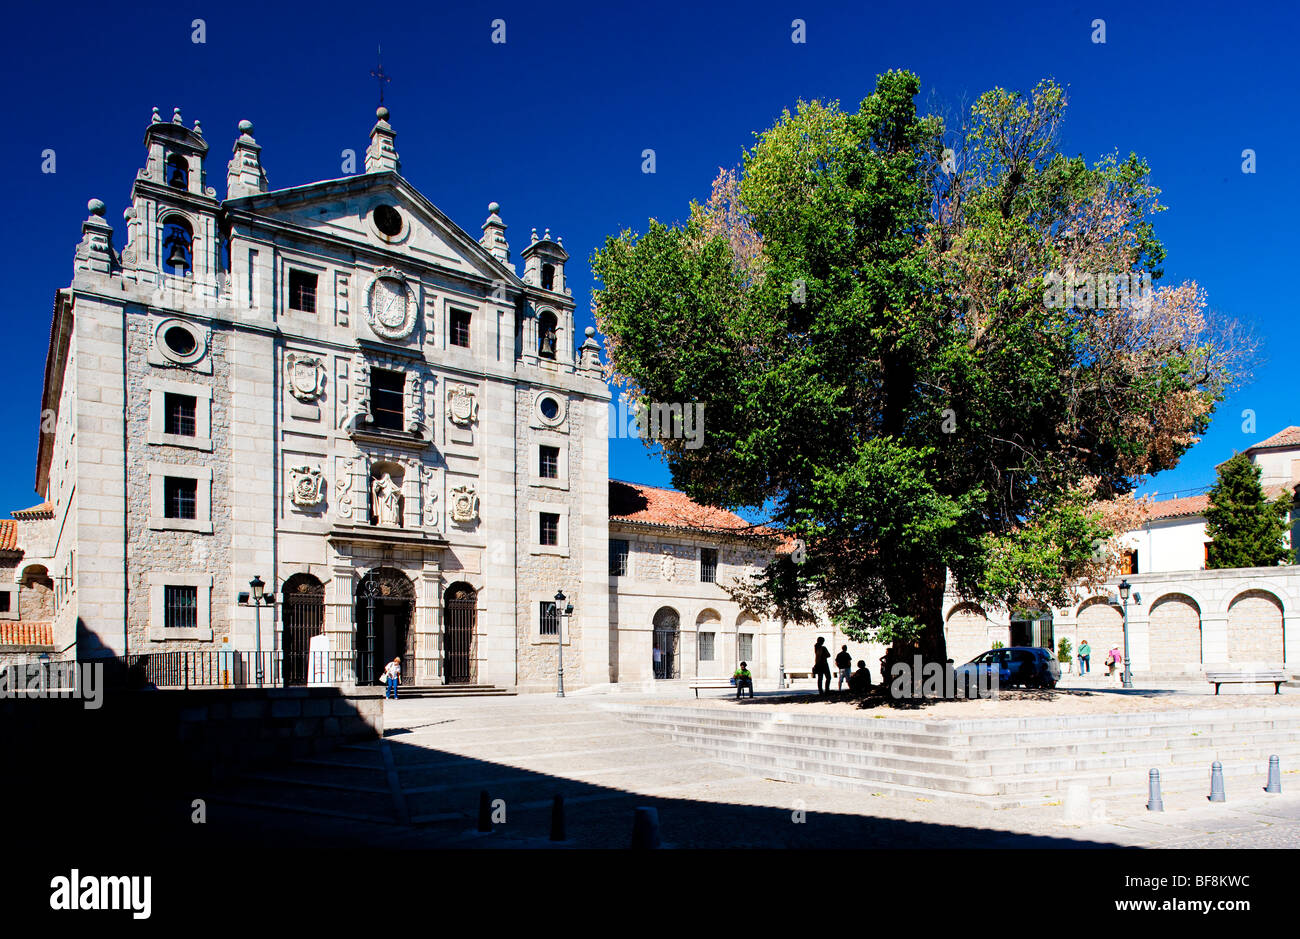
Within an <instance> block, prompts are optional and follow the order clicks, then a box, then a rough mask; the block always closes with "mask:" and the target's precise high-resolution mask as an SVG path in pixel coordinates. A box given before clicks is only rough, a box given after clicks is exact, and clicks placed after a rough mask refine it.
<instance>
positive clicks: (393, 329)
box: [366, 267, 417, 340]
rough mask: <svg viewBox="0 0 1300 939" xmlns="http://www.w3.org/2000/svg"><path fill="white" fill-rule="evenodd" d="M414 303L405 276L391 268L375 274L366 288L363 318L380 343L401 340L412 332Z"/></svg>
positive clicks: (383, 268)
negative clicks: (367, 290)
mask: <svg viewBox="0 0 1300 939" xmlns="http://www.w3.org/2000/svg"><path fill="white" fill-rule="evenodd" d="M416 312H417V311H416V305H415V300H414V298H413V297H412V296H411V290H410V288H409V287H407V285H406V275H405V274H403V273H402V272H401V271H398V270H395V269H393V268H391V267H381V268H380V269H379V270H377V271H375V279H374V280H373V281H372V282H371V284H370V297H369V300H368V303H367V309H366V318H367V320H368V321H369V323H370V328H371V329H372V330H374V332H375V335H376V336H379V337H380V338H381V339H394V340H396V339H405V338H406V337H407V336H409V335H411V333H412V331H414V329H415V317H416Z"/></svg>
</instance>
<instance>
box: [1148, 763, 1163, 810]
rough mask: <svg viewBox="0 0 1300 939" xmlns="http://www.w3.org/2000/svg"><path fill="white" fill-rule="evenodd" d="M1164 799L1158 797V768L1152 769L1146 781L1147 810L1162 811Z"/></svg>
mask: <svg viewBox="0 0 1300 939" xmlns="http://www.w3.org/2000/svg"><path fill="white" fill-rule="evenodd" d="M1164 810H1165V800H1164V799H1162V798H1160V770H1158V769H1153V770H1152V771H1151V775H1150V778H1149V781H1148V783H1147V811H1148V812H1163V811H1164Z"/></svg>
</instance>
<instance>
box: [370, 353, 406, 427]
mask: <svg viewBox="0 0 1300 939" xmlns="http://www.w3.org/2000/svg"><path fill="white" fill-rule="evenodd" d="M370 414H371V416H372V421H371V423H372V424H373V426H375V427H379V428H381V429H383V430H401V429H402V428H403V426H404V425H405V422H406V375H405V373H403V372H396V371H393V370H392V369H389V368H372V369H371V370H370Z"/></svg>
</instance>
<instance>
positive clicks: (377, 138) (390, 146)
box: [366, 105, 402, 173]
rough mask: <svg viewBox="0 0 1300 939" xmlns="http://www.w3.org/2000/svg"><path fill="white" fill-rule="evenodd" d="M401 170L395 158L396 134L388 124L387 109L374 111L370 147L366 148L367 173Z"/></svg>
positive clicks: (382, 107)
mask: <svg viewBox="0 0 1300 939" xmlns="http://www.w3.org/2000/svg"><path fill="white" fill-rule="evenodd" d="M401 168H402V161H401V159H400V158H399V157H398V156H397V133H396V132H395V131H394V130H393V126H392V125H391V124H389V123H388V108H386V107H384V106H383V105H380V106H379V107H378V108H376V109H375V126H374V127H372V128H371V129H370V146H368V147H367V148H366V172H367V173H383V172H393V173H396V172H398V171H399V170H400V169H401Z"/></svg>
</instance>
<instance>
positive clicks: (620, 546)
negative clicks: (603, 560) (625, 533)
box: [609, 538, 627, 577]
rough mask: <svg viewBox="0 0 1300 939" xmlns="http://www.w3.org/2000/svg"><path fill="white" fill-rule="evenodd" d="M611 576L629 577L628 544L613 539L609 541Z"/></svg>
mask: <svg viewBox="0 0 1300 939" xmlns="http://www.w3.org/2000/svg"><path fill="white" fill-rule="evenodd" d="M609 576H610V577H626V576H627V542H626V541H623V540H622V539H617V538H611V539H610V541H609Z"/></svg>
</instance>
